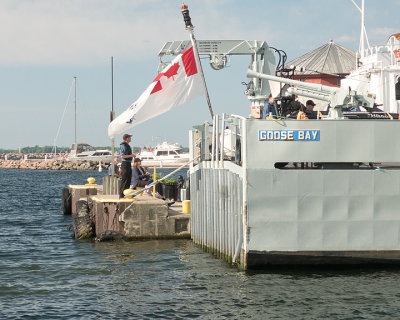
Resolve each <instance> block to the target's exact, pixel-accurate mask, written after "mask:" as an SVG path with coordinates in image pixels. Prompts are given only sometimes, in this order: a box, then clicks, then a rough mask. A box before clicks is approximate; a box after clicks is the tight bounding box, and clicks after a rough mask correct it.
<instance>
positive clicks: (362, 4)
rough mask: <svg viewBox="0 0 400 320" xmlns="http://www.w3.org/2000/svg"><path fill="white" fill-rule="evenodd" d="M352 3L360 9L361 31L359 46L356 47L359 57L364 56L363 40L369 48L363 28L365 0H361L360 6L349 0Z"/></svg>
mask: <svg viewBox="0 0 400 320" xmlns="http://www.w3.org/2000/svg"><path fill="white" fill-rule="evenodd" d="M351 1H352V2H353V4H354V5H355V6H356V8H357V9H358V10H359V11H360V13H361V33H360V46H359V48H358V50H359V52H360V58H361V59H362V58H364V57H365V42H367V45H368V48H369V41H368V36H367V31H366V29H365V9H364V8H365V0H361V8H360V7H359V5H358V4H357V3H356V2H355V1H354V0H351Z"/></svg>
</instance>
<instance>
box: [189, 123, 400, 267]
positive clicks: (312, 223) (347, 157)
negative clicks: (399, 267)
mask: <svg viewBox="0 0 400 320" xmlns="http://www.w3.org/2000/svg"><path fill="white" fill-rule="evenodd" d="M223 121H224V123H223V124H221V126H220V127H223V128H225V127H226V126H228V125H226V124H229V129H230V130H231V132H232V135H235V136H234V137H233V138H232V139H231V140H232V141H239V142H240V144H239V145H240V149H241V155H240V159H238V158H237V154H238V152H237V148H236V159H230V160H231V161H227V160H228V159H227V157H226V154H225V152H224V154H225V157H224V159H222V153H221V152H218V147H214V148H209V144H212V141H218V142H220V139H218V138H217V139H211V141H207V139H208V137H209V134H208V128H207V126H206V125H204V126H200V127H196V128H197V131H193V132H192V136H191V140H192V150H191V152H192V156H195V155H196V154H199V153H201V154H202V156H203V157H202V161H200V162H199V163H198V164H196V165H194V166H192V167H191V169H190V172H191V197H192V219H193V220H192V238H193V240H194V241H195V242H196V243H198V244H199V245H202V246H204V247H207V248H209V249H211V251H214V252H217V253H219V254H221V255H222V256H224V257H226V258H227V259H228V260H230V261H233V262H236V263H239V264H241V265H242V266H243V267H244V268H253V267H257V266H260V265H269V264H324V263H325V264H338V263H340V264H343V263H344V264H346V263H350V264H354V263H356V264H360V263H361V264H363V263H400V207H399V203H400V201H399V200H400V170H398V168H399V167H398V166H397V165H398V164H399V162H400V140H399V139H396V137H397V135H398V133H400V121H384V120H362V121H361V120H308V121H296V120H288V121H283V120H280V121H268V120H255V119H243V118H239V117H234V116H232V117H228V118H224V120H223ZM214 127H216V126H215V125H214ZM299 130H301V131H304V132H305V131H307V130H308V131H309V132H318V139H314V140H312V139H309V140H305V139H303V140H301V139H300V140H290V139H287V136H285V135H287V134H288V132H291V131H294V132H298V131H299ZM214 131H215V132H214V134H213V135H214V136H218V137H219V135H218V129H216V130H214ZM269 131H274V132H278V133H277V134H276V135H275V138H272V139H271V140H268V139H265V137H266V133H265V132H269ZM283 131H285V133H283ZM270 137H271V136H270ZM282 137H284V138H286V139H281V138H282ZM300 137H303V136H302V134H301V136H300ZM216 144H218V143H216ZM199 145H200V149H201V150H196V146H199ZM237 145H238V143H237ZM237 145H236V147H237ZM215 148H216V149H215ZM208 150H212V152H211V153H212V155H211V156H210V155H209V154H207V153H208ZM219 150H221V148H220V149H219ZM235 161H236V163H237V164H235V163H234V162H235ZM279 163H297V164H301V163H305V164H310V165H311V164H312V163H322V164H329V166H326V167H328V168H329V169H323V168H324V167H323V166H322V167H321V168H320V169H311V168H307V167H306V166H303V167H301V166H299V167H298V168H294V167H292V168H291V169H290V168H289V169H287V167H286V168H285V169H282V170H280V169H276V168H275V166H276V164H279ZM361 163H364V164H369V163H370V164H372V165H371V166H370V167H368V165H367V166H363V167H357V166H356V165H353V164H361ZM385 163H386V164H387V163H394V165H392V166H391V170H386V169H384V168H383V165H384V164H385ZM335 165H336V168H337V169H335ZM302 168H303V169H302ZM313 168H314V167H313Z"/></svg>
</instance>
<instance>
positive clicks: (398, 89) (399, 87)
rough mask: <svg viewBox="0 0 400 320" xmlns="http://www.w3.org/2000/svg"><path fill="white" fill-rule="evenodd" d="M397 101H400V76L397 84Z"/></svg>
mask: <svg viewBox="0 0 400 320" xmlns="http://www.w3.org/2000/svg"><path fill="white" fill-rule="evenodd" d="M395 88H396V100H400V75H399V76H398V77H397V83H396V86H395Z"/></svg>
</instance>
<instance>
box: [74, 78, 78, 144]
mask: <svg viewBox="0 0 400 320" xmlns="http://www.w3.org/2000/svg"><path fill="white" fill-rule="evenodd" d="M74 106H75V108H74V119H75V121H74V123H75V126H74V130H75V148H76V143H77V140H76V77H74Z"/></svg>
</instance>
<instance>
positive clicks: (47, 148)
mask: <svg viewBox="0 0 400 320" xmlns="http://www.w3.org/2000/svg"><path fill="white" fill-rule="evenodd" d="M94 148H95V149H103V150H104V149H105V150H111V147H94ZM140 149H141V148H140V147H132V151H133V152H134V153H138V152H139V151H140ZM118 150H119V146H115V151H118ZM56 151H57V153H65V152H70V151H71V148H70V147H57V150H56ZM188 151H189V148H182V152H188ZM0 153H19V150H18V149H2V148H0ZM21 153H24V154H27V153H54V146H42V147H41V146H38V145H36V146H34V147H23V148H21Z"/></svg>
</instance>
